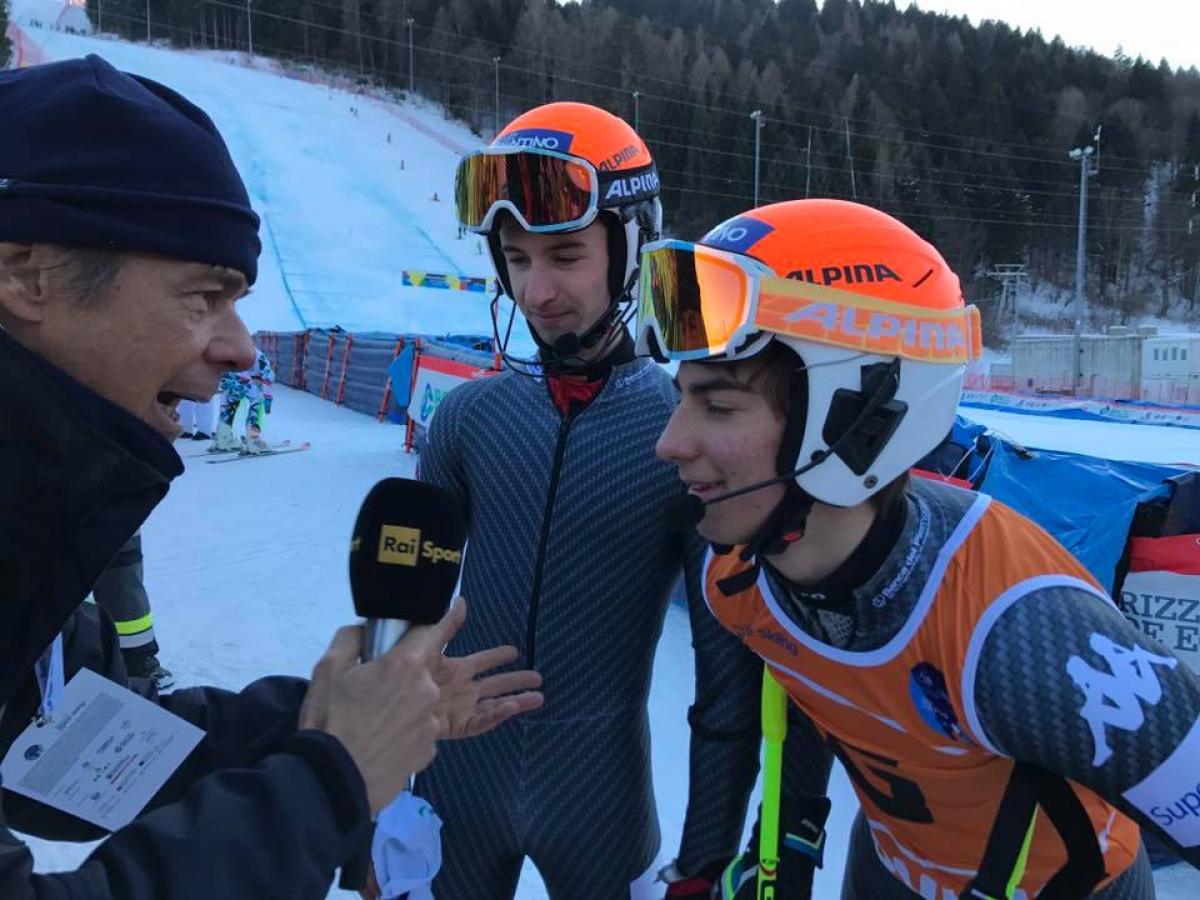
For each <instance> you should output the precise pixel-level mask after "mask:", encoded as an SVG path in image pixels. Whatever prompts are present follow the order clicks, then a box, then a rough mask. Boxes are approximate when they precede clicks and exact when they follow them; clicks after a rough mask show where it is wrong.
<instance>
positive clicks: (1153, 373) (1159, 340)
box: [1142, 334, 1200, 406]
mask: <svg viewBox="0 0 1200 900" xmlns="http://www.w3.org/2000/svg"><path fill="white" fill-rule="evenodd" d="M1142 399H1143V400H1146V401H1149V402H1151V403H1168V404H1187V405H1189V406H1200V334H1173V335H1161V336H1158V337H1153V338H1150V339H1148V340H1147V341H1146V342H1145V344H1143V345H1142Z"/></svg>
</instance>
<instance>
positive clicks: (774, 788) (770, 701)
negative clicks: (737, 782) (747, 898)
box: [755, 666, 788, 900]
mask: <svg viewBox="0 0 1200 900" xmlns="http://www.w3.org/2000/svg"><path fill="white" fill-rule="evenodd" d="M787 703H788V699H787V692H786V691H784V689H783V686H782V685H780V683H779V682H778V681H776V680H775V679H774V678H773V677H772V676H771V670H770V669H769V668H768V667H766V666H763V683H762V713H761V715H762V734H763V791H762V815H761V816H760V818H759V830H758V887H757V890H756V892H755V896H756V897H757V900H772V898H774V896H775V878H776V875H777V874H778V871H779V805H780V793H781V790H782V785H781V782H782V772H783V739H784V737H785V736H786V735H787Z"/></svg>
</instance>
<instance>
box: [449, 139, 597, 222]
mask: <svg viewBox="0 0 1200 900" xmlns="http://www.w3.org/2000/svg"><path fill="white" fill-rule="evenodd" d="M599 199H600V176H599V173H597V171H596V167H595V166H593V165H592V164H591V163H590V162H588V161H587V160H584V159H580V158H579V157H577V156H568V155H567V154H565V153H559V152H558V151H556V150H542V149H539V148H534V147H488V148H486V149H483V150H476V151H474V152H472V153H468V154H467V155H466V156H464V157H463V158H462V160H461V161H460V162H459V164H458V171H457V172H456V173H455V176H454V204H455V209H456V212H457V214H458V221H459V222H460V223H461V224H462V226H463V227H464V228H466V229H467V230H468V231H474V232H477V233H480V234H486V233H487V232H488V231H490V230H491V228H492V224H493V221H494V219H495V217H496V213H497V212H498V211H499V210H502V209H505V210H508V211H509V212H510V213H512V214H513V216H514V217H515V218H516V220H517V222H519V223H520V225H521V227H522V228H524V229H525V230H526V231H530V232H534V233H552V232H559V231H576V230H578V229H580V228H586V227H587V226H588V225H590V224H591V223H592V221H593V220H594V219H595V218H596V214H597V212H598V211H599Z"/></svg>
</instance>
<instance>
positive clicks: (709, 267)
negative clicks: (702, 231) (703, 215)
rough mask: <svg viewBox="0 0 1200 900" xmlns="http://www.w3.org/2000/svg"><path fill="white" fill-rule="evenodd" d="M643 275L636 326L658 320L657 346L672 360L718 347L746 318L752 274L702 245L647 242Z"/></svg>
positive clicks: (640, 326) (704, 353)
mask: <svg viewBox="0 0 1200 900" xmlns="http://www.w3.org/2000/svg"><path fill="white" fill-rule="evenodd" d="M641 279H642V281H641V291H640V293H639V301H638V328H639V330H641V329H642V328H644V327H645V326H647V325H649V324H650V323H651V322H653V323H654V324H656V325H657V326H658V335H657V337H658V340H659V342H660V344H661V345H662V346H661V349H662V350H663V352H664V353H666V354H667V355H668V356H670V357H671V358H674V359H679V358H683V357H684V356H692V357H696V356H702V355H706V354H708V353H710V352H715V351H718V350H720V349H722V348H723V347H724V346H725V344H726V343H727V342H728V341H729V339H730V338H731V337H733V335H734V334H735V333H736V332H737V330H738V329H739V328H740V327H741V326H742V325H744V324H745V322H746V318H747V315H748V311H749V305H750V293H751V285H750V276H749V275H748V274H747V273H746V272H745V271H744V270H743V269H742V268H741V267H740V266H738V265H737V264H736V263H735V262H733V261H731V260H729V259H727V258H724V257H723V256H720V255H718V254H714V253H707V252H705V248H703V247H697V246H695V245H692V244H685V243H683V242H681V241H669V242H664V244H662V245H659V246H654V245H651V247H650V248H649V249H647V250H646V251H645V252H644V253H643V254H642V275H641Z"/></svg>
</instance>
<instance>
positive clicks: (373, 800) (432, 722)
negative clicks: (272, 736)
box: [300, 609, 466, 815]
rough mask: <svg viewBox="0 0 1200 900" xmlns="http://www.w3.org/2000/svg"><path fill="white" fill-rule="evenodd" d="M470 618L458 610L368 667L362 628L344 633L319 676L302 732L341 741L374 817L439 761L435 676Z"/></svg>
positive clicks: (338, 636) (340, 632)
mask: <svg viewBox="0 0 1200 900" xmlns="http://www.w3.org/2000/svg"><path fill="white" fill-rule="evenodd" d="M465 613H466V610H465V609H461V610H459V609H452V610H451V611H450V612H449V613H447V614H446V615H445V616H444V617H443V618H442V620H441V621H440V622H438V623H437V624H436V625H428V626H416V627H414V628H412V629H410V630H409V632H408V633H407V634H405V635H404V637H403V638H401V639H400V640H399V641H398V642H397V644H396V646H395V647H393V648H392V649H391V650H389V651H388V652H387V653H386V654H384V655H383V656H381V657H380V658H379V659H377V660H374V661H372V662H369V663H362V664H360V663H359V659H360V657H361V655H362V640H363V630H362V627H361V626H348V627H345V628H340V629H338V631H337V634H335V635H334V638H333V643H332V644H330V646H329V650H327V651H326V653H325V656H324V657H322V658H321V660H320V662H318V663H317V666H316V668H315V669H314V670H313V677H312V684H311V685H310V686H309V689H308V694H307V695H306V696H305V698H304V704H303V705H302V706H301V709H300V727H301V728H317V729H320V730H322V731H327V732H328V733H330V734H332V735H333V736H334V737H336V738H337V739H338V740H340V741H341V742H342V744H343V745H344V746H345V748H346V750H347V751H348V752H349V754H350V756H351V758H353V760H354V762H355V764H356V765H357V766H358V770H359V772H360V773H361V775H362V779H363V781H364V783H365V784H366V787H367V799H368V802H369V804H370V807H371V814H372V815H375V814H376V813H378V812H379V811H380V810H381V809H383V808H384V807H385V806H387V805H388V804H389V803H391V802H392V800H394V799H395V797H396V796H397V795H398V794H399V793H400V792H401V791H402V790H404V788H405V787H406V786H407V784H408V780H409V777H410V776H411V775H412V774H414V773H416V772H419V771H421V770H422V769H424V768H425V767H426V766H427V765H429V763H430V762H432V761H433V757H434V754H435V753H436V749H435V741H436V740H437V739H438V738H439V737H440V736H441V723H440V721H439V718H438V715H437V710H438V700H439V698H440V696H441V690H440V689H439V687H438V684H437V682H436V681H435V680H434V673H435V672H438V671H440V667H441V661H442V648H443V647H444V646H445V645H446V644H447V643H448V642H449V641H450V639H451V638H452V637H454V634H455V632H457V631H458V629H459V628H460V627H461V626H462V623H463V620H464V618H465Z"/></svg>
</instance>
